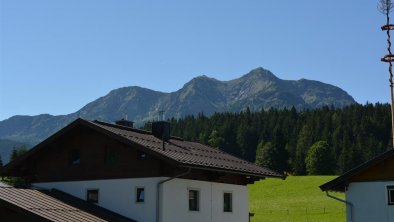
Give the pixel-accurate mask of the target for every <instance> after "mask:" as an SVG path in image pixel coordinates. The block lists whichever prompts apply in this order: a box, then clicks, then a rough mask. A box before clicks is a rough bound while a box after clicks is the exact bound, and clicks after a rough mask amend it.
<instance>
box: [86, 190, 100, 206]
mask: <svg viewBox="0 0 394 222" xmlns="http://www.w3.org/2000/svg"><path fill="white" fill-rule="evenodd" d="M92 191H96V192H97V200H91V199H89V192H92ZM86 201H87V202H88V203H93V204H98V203H99V201H100V190H99V189H98V188H88V189H86Z"/></svg>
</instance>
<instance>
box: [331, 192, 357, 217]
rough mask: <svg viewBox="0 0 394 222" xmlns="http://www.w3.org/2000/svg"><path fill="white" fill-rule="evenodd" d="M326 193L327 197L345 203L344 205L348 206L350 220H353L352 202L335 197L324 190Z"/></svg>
mask: <svg viewBox="0 0 394 222" xmlns="http://www.w3.org/2000/svg"><path fill="white" fill-rule="evenodd" d="M326 194H327V197H330V198H332V199H334V200H337V201H340V202H342V203H345V204H346V205H348V206H349V207H350V222H353V204H352V203H350V202H349V201H346V200H342V199H340V198H338V197H335V196H333V195H331V194H329V193H328V191H327V190H326Z"/></svg>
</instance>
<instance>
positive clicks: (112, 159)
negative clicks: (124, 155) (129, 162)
mask: <svg viewBox="0 0 394 222" xmlns="http://www.w3.org/2000/svg"><path fill="white" fill-rule="evenodd" d="M118 162H119V153H118V151H117V150H116V149H114V148H110V147H106V148H105V163H106V164H107V165H108V166H115V165H116V164H117V163H118Z"/></svg>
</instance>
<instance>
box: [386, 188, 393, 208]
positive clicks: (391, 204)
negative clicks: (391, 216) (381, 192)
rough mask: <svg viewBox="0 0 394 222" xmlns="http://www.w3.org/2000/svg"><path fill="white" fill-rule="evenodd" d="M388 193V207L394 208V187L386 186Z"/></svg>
mask: <svg viewBox="0 0 394 222" xmlns="http://www.w3.org/2000/svg"><path fill="white" fill-rule="evenodd" d="M386 190H387V191H386V192H387V205H390V206H393V205H394V201H391V199H393V200H394V185H387V186H386ZM390 191H391V192H392V194H393V197H392V198H391V194H390Z"/></svg>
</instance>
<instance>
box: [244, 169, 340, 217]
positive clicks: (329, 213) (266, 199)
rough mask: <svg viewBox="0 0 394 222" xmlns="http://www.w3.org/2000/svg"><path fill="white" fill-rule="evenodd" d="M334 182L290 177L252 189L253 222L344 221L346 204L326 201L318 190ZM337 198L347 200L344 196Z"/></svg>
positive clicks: (331, 177)
mask: <svg viewBox="0 0 394 222" xmlns="http://www.w3.org/2000/svg"><path fill="white" fill-rule="evenodd" d="M333 178H334V176H289V177H287V178H286V180H280V179H266V180H262V181H259V182H257V183H255V184H253V185H249V209H250V212H253V213H255V216H254V217H253V218H252V222H271V221H272V222H274V221H275V222H277V221H294V222H301V221H302V222H305V221H308V222H311V221H313V222H320V221H321V222H341V221H345V204H343V203H341V202H338V201H336V200H333V199H331V198H329V197H327V196H326V194H325V192H322V191H321V190H320V189H319V187H318V186H319V185H321V184H323V183H325V182H327V181H329V180H331V179H333ZM334 195H335V196H337V197H340V198H344V194H338V193H334Z"/></svg>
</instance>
